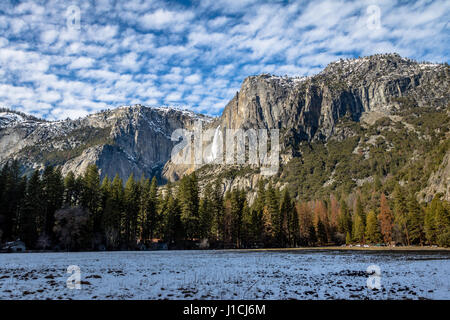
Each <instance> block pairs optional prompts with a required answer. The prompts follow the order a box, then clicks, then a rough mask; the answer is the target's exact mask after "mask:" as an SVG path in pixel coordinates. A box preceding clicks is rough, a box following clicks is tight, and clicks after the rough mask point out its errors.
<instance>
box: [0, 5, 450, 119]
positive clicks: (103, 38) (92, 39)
mask: <svg viewBox="0 0 450 320" xmlns="http://www.w3.org/2000/svg"><path fill="white" fill-rule="evenodd" d="M78 12H79V18H80V19H79V20H78V19H77V17H78V15H77V13H78ZM78 21H79V23H78ZM449 21H450V1H446V0H443V1H415V2H406V1H398V2H395V1H387V0H386V1H383V0H380V1H376V0H372V1H345V0H337V1H330V0H323V1H322V0H316V1H269V2H264V1H261V0H228V1H222V0H205V1H182V2H177V1H158V0H155V1H141V0H128V1H115V0H91V1H12V0H11V1H8V0H2V1H1V2H0V30H1V32H0V106H4V107H10V108H13V109H16V110H20V111H24V112H27V113H31V114H33V115H36V116H39V117H44V118H47V119H50V120H53V119H64V118H67V117H70V118H77V117H79V116H84V115H86V114H88V113H92V112H96V111H98V110H101V109H106V108H114V107H118V106H120V105H131V104H135V103H141V104H143V105H147V106H161V105H175V106H182V107H186V108H189V109H192V110H194V111H197V112H202V113H207V114H211V115H217V114H220V112H221V111H222V109H223V108H224V106H225V105H226V103H227V102H228V101H229V100H230V99H231V98H232V96H233V95H234V94H235V93H236V91H238V90H239V87H240V84H241V82H242V80H243V79H244V78H245V77H247V76H249V75H254V74H260V73H271V74H277V75H285V74H287V75H291V76H302V75H312V74H315V73H317V72H319V71H320V70H321V69H322V68H323V67H324V66H326V65H327V64H328V63H329V62H331V61H334V60H337V59H339V58H351V57H358V56H364V55H370V54H374V53H385V52H398V53H399V54H400V55H402V56H405V57H409V58H414V59H417V60H427V61H431V62H448V52H449V49H450V41H449V34H450V32H449V24H448V23H449Z"/></svg>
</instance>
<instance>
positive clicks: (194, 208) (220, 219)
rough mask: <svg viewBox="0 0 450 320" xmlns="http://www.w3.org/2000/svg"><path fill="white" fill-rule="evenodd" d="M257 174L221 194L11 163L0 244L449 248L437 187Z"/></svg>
mask: <svg viewBox="0 0 450 320" xmlns="http://www.w3.org/2000/svg"><path fill="white" fill-rule="evenodd" d="M288 189H289V188H283V189H281V190H280V189H279V188H277V187H276V186H274V185H273V184H272V182H270V181H265V180H263V179H261V180H260V181H259V183H258V187H257V194H256V198H255V199H254V201H252V203H251V205H250V204H249V202H248V199H247V198H248V197H247V193H248V190H232V191H228V192H226V193H225V194H223V185H222V180H221V179H220V178H217V179H216V180H215V181H214V182H213V183H209V184H207V185H205V186H204V187H202V188H200V186H199V181H198V178H197V176H196V175H195V173H193V174H191V175H187V176H184V177H183V178H182V179H181V180H180V181H178V182H177V183H176V184H171V183H168V184H167V185H164V186H158V183H157V180H156V178H155V177H153V178H152V179H149V178H145V177H141V178H135V177H134V176H133V175H130V177H129V178H128V180H127V181H126V182H125V183H124V181H122V179H120V178H119V176H118V175H116V176H115V177H114V178H113V179H111V178H110V177H107V176H106V177H105V178H103V179H102V180H100V174H99V170H98V168H97V167H96V166H95V165H89V166H88V168H87V169H86V171H85V173H84V175H81V176H75V175H74V174H73V173H72V172H69V173H68V174H67V175H66V176H63V175H62V173H61V170H60V168H59V167H52V166H47V167H45V169H44V170H41V171H39V170H35V171H34V172H33V173H32V174H31V175H29V176H28V177H27V176H24V175H21V173H20V166H19V163H18V162H17V161H10V162H8V163H7V164H5V165H4V166H3V167H2V168H1V170H0V242H6V241H12V240H17V239H20V240H22V241H24V242H25V244H26V246H27V249H35V250H67V251H77V250H146V249H154V248H158V244H166V245H167V247H168V248H169V249H195V248H201V249H206V248H270V247H272V248H279V247H300V246H327V245H345V244H346V245H351V244H352V245H358V244H359V245H362V244H369V245H376V246H385V245H396V246H399V245H418V246H422V245H438V246H443V247H448V246H450V204H449V203H448V202H446V201H442V200H441V199H440V195H439V194H437V195H436V196H435V197H434V199H433V200H432V201H431V202H430V203H427V204H424V203H419V202H418V201H417V199H416V197H415V195H414V194H413V193H412V192H411V193H410V192H408V190H407V188H405V187H402V186H400V185H399V184H397V185H396V187H395V188H394V191H393V192H392V193H391V194H384V192H383V191H378V190H376V189H374V190H372V191H371V197H370V198H369V200H367V199H366V200H363V199H365V197H361V195H360V193H359V192H358V191H355V192H352V193H350V194H337V195H335V194H330V195H329V196H327V197H325V198H321V199H315V200H309V201H304V200H303V201H302V200H300V199H301V197H298V196H296V197H294V196H293V195H292V194H291V193H290V191H289V190H288Z"/></svg>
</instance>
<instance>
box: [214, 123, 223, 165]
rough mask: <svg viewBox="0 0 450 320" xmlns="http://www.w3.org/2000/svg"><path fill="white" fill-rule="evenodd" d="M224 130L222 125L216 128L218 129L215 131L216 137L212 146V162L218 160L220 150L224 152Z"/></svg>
mask: <svg viewBox="0 0 450 320" xmlns="http://www.w3.org/2000/svg"><path fill="white" fill-rule="evenodd" d="M222 143H223V142H222V132H220V126H218V127H217V128H216V131H215V132H214V138H213V142H212V146H211V157H212V159H211V162H212V161H214V160H216V159H217V158H218V157H219V155H220V152H222V146H221V144H222Z"/></svg>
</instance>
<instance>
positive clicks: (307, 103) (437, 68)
mask: <svg viewBox="0 0 450 320" xmlns="http://www.w3.org/2000/svg"><path fill="white" fill-rule="evenodd" d="M449 76H450V74H449V67H448V65H443V64H419V63H417V62H414V61H411V60H409V59H405V58H402V57H400V56H399V55H396V54H386V55H375V56H371V57H366V58H360V59H351V60H341V61H338V62H335V63H331V64H330V65H328V66H327V67H326V68H325V69H324V70H323V71H322V72H321V73H319V74H318V75H316V76H313V77H309V78H287V77H277V76H271V75H267V74H265V75H259V76H252V77H248V78H246V79H245V80H244V82H243V84H242V87H241V90H240V91H239V92H238V93H236V95H235V96H234V98H233V99H232V100H231V101H230V102H229V103H228V104H227V106H226V107H225V110H224V112H223V114H222V117H221V119H220V125H221V127H222V128H233V129H235V128H276V129H280V130H281V131H282V132H283V137H284V139H282V140H283V142H284V144H285V145H287V144H289V143H293V142H298V141H303V140H309V141H310V140H313V139H322V140H326V139H328V138H329V137H330V136H331V135H332V134H333V129H334V127H335V124H336V122H337V121H338V120H339V119H340V118H342V117H344V116H349V117H351V118H352V119H353V120H359V118H360V117H361V115H362V114H363V113H364V112H368V111H375V112H380V113H384V114H390V113H391V112H392V111H393V110H396V109H397V108H398V107H399V102H400V101H406V102H409V101H413V102H414V103H416V104H417V105H419V106H421V105H430V104H432V105H435V106H443V105H446V104H447V103H448V100H449V98H450V97H449V92H448V87H449V85H450V83H449V80H450V77H449Z"/></svg>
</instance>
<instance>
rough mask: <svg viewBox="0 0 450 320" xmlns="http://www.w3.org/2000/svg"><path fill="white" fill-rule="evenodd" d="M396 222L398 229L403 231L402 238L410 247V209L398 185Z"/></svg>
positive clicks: (395, 194) (395, 205) (395, 200)
mask: <svg viewBox="0 0 450 320" xmlns="http://www.w3.org/2000/svg"><path fill="white" fill-rule="evenodd" d="M394 221H395V224H396V225H397V227H398V229H399V230H400V231H401V234H402V236H403V237H404V238H405V241H403V242H406V244H407V245H410V244H411V243H410V239H409V232H408V225H407V221H408V209H407V204H406V199H405V197H404V190H403V189H402V188H401V187H400V186H399V185H397V186H396V187H395V190H394Z"/></svg>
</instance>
